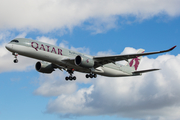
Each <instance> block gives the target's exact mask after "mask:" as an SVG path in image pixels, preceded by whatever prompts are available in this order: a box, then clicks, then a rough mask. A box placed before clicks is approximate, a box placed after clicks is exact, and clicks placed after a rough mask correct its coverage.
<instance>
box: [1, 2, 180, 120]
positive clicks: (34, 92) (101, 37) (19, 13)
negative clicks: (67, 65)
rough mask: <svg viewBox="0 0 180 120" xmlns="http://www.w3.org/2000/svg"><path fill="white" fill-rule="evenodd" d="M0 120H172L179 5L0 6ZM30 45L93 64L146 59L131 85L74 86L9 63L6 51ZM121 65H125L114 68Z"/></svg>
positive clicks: (103, 80) (97, 82) (124, 81)
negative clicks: (140, 52)
mask: <svg viewBox="0 0 180 120" xmlns="http://www.w3.org/2000/svg"><path fill="white" fill-rule="evenodd" d="M0 3H1V4H0V16H1V17H0V119H3V120H12V119H13V120H40V119H43V120H49V119H54V120H59V119H64V120H72V119H79V120H84V119H87V120H90V119H95V120H99V119H104V120H111V119H115V120H116V119H118V120H119V119H120V120H134V119H137V120H169V119H171V120H179V119H180V114H179V113H180V92H179V91H180V87H179V86H180V74H179V73H180V54H179V51H180V48H179V46H180V7H179V5H180V0H16V1H14V0H0ZM16 37H22V38H32V39H34V40H39V41H44V42H47V43H51V44H54V45H57V46H61V47H65V48H69V49H72V50H75V51H79V52H82V53H87V54H90V55H94V56H99V55H115V54H122V53H123V54H126V53H135V52H136V51H137V49H139V48H143V49H145V50H146V51H147V52H150V51H159V50H164V49H168V48H171V47H172V46H174V45H177V47H176V48H175V49H174V50H173V51H171V52H169V53H164V54H158V55H151V56H145V57H143V58H142V61H141V63H140V66H139V68H138V69H139V70H141V69H149V68H160V69H161V70H160V71H156V72H151V73H146V74H143V75H142V76H138V77H119V78H118V77H117V78H108V77H103V76H98V77H97V78H96V79H86V78H85V74H82V73H78V72H75V75H76V76H77V80H76V81H65V80H64V78H65V76H67V75H68V74H67V73H66V72H65V71H60V70H56V71H55V72H53V73H52V74H50V75H46V74H41V73H38V72H37V71H36V70H35V67H34V66H35V64H36V62H37V61H38V60H34V59H31V58H26V57H23V56H18V59H19V63H18V64H14V63H13V60H14V56H12V54H11V53H10V52H8V51H7V50H6V49H5V45H6V44H7V43H8V42H9V41H10V40H12V39H14V38H16ZM121 63H122V64H125V62H121Z"/></svg>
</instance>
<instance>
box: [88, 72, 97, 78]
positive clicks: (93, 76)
mask: <svg viewBox="0 0 180 120" xmlns="http://www.w3.org/2000/svg"><path fill="white" fill-rule="evenodd" d="M96 77H97V75H96V74H92V73H91V74H86V78H96Z"/></svg>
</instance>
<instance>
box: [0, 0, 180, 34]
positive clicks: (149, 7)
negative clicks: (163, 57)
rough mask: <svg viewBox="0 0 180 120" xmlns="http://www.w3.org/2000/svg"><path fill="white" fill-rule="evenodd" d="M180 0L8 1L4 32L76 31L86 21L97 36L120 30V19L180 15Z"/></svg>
mask: <svg viewBox="0 0 180 120" xmlns="http://www.w3.org/2000/svg"><path fill="white" fill-rule="evenodd" d="M179 4H180V1H179V0H113V1H112V0H86V1H83V0H76V1H74V0H65V1H64V0H38V1H37V0H31V1H28V0H16V1H13V0H6V1H2V0H1V4H0V16H1V21H0V29H17V30H20V31H23V30H26V31H29V30H39V31H41V32H49V31H52V30H59V29H61V34H63V33H64V32H65V33H66V32H67V29H68V30H70V31H72V29H73V28H74V27H75V26H81V25H82V24H84V22H87V23H88V24H89V25H87V26H86V25H85V26H86V29H91V30H93V31H94V33H101V32H106V31H107V30H108V29H112V28H116V24H117V23H116V22H117V21H118V16H121V18H125V20H126V19H127V18H128V17H129V16H130V17H132V16H133V17H135V18H136V19H137V20H138V21H139V20H140V21H141V20H144V19H148V18H152V17H154V16H159V15H167V16H170V17H176V16H179V14H180V7H179Z"/></svg>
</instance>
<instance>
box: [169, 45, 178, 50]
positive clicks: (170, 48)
mask: <svg viewBox="0 0 180 120" xmlns="http://www.w3.org/2000/svg"><path fill="white" fill-rule="evenodd" d="M176 46H177V45H175V46H174V47H172V48H170V49H169V50H173V49H174V48H175V47H176Z"/></svg>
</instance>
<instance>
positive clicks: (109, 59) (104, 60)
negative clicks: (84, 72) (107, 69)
mask: <svg viewBox="0 0 180 120" xmlns="http://www.w3.org/2000/svg"><path fill="white" fill-rule="evenodd" d="M175 47H176V46H174V47H172V48H170V49H168V50H163V51H156V52H147V53H136V54H126V55H113V56H102V57H93V59H94V60H95V68H96V67H99V66H102V65H104V64H108V63H114V62H116V61H121V60H128V59H132V58H136V57H139V56H145V55H152V54H158V53H164V52H169V51H171V50H173V49H174V48H175Z"/></svg>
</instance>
